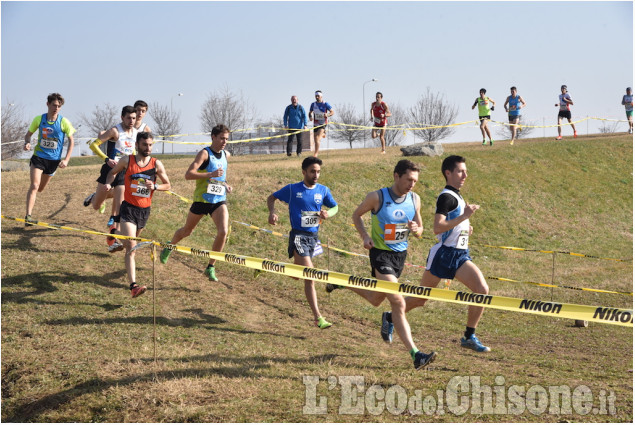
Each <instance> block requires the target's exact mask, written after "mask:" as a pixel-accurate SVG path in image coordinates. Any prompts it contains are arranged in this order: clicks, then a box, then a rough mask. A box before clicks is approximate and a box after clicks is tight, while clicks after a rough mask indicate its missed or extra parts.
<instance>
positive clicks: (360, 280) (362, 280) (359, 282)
mask: <svg viewBox="0 0 635 425" xmlns="http://www.w3.org/2000/svg"><path fill="white" fill-rule="evenodd" d="M348 284H349V285H353V286H363V287H364V288H377V279H371V278H369V277H360V276H349V277H348Z"/></svg>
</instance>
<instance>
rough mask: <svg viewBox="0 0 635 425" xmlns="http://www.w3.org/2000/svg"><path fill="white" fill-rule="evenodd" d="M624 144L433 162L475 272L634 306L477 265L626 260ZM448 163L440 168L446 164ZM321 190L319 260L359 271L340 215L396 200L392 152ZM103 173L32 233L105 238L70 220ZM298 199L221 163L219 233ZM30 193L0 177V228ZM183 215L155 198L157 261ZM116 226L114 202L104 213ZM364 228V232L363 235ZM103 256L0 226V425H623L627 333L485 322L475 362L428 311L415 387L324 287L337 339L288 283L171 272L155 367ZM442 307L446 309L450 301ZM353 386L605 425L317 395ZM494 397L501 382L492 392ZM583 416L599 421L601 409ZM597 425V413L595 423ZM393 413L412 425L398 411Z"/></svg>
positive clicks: (611, 274) (443, 320)
mask: <svg viewBox="0 0 635 425" xmlns="http://www.w3.org/2000/svg"><path fill="white" fill-rule="evenodd" d="M632 145H633V139H632V137H628V136H611V137H581V138H579V139H575V140H574V139H570V140H569V139H567V140H565V141H561V142H554V141H552V140H548V141H547V140H545V139H536V140H528V141H524V140H522V141H520V142H518V143H516V145H515V146H513V147H510V146H509V145H507V144H506V143H497V144H496V146H494V147H492V148H490V147H487V148H485V147H482V146H480V145H477V144H457V145H445V146H444V148H445V150H446V155H447V154H460V155H464V156H466V157H467V166H468V173H469V176H468V180H467V183H466V185H465V187H464V189H463V190H462V192H463V194H464V196H465V198H466V199H467V200H468V201H469V202H471V203H478V204H480V205H481V209H480V210H479V211H477V212H476V213H475V214H474V216H473V217H472V220H471V223H472V225H473V226H474V235H473V237H472V238H471V239H470V243H471V251H472V256H473V258H474V262H475V263H476V264H477V265H479V267H480V268H481V269H482V270H483V273H484V275H485V276H495V277H504V278H511V279H516V280H529V281H534V282H544V283H551V282H552V280H553V282H554V283H556V284H561V285H569V286H581V287H588V288H598V289H611V290H619V291H632V287H633V283H632V282H633V272H632V262H614V261H604V260H597V259H592V258H579V257H573V256H567V255H562V254H559V255H556V256H555V258H554V256H552V255H551V254H543V253H536V252H517V251H507V250H501V249H495V248H486V247H484V246H483V245H484V244H489V245H497V246H498V245H503V246H516V247H524V248H530V249H543V250H559V251H572V252H577V253H585V254H589V255H593V256H601V257H612V258H621V259H632V253H633V238H632V234H633V228H632V226H633V218H632V217H633V208H632V205H633V174H632V170H633V162H632V158H633V150H632ZM444 156H445V155H444ZM322 159H323V160H324V166H323V169H322V178H321V180H320V182H321V183H323V184H325V185H327V186H329V187H330V188H331V190H332V192H333V194H334V196H335V198H336V200H337V201H338V203H339V204H340V212H339V214H338V215H336V216H335V217H333V218H332V219H329V220H327V221H326V222H325V223H324V225H323V227H322V229H321V232H320V235H321V240H322V242H325V243H326V242H328V243H330V244H332V245H333V246H336V247H338V248H342V249H346V250H349V251H352V252H357V253H365V252H364V250H363V247H362V245H361V241H360V239H359V236H358V235H357V232H356V231H355V229H354V228H353V227H351V226H350V223H351V218H350V215H351V213H352V211H353V210H354V208H355V207H356V206H357V205H358V204H359V202H361V200H362V199H363V198H364V196H365V194H366V193H367V192H369V191H371V190H375V189H377V188H379V187H381V186H385V185H390V184H391V182H392V176H391V174H392V169H393V167H394V165H395V163H396V162H397V161H398V160H399V159H401V156H400V152H399V151H398V149H397V148H389V150H388V153H387V155H385V156H380V155H379V154H378V150H377V149H365V150H341V151H330V152H328V153H327V152H325V153H324V156H323V157H322ZM162 160H163V161H164V164H165V166H166V169H167V172H168V175H169V176H170V179H171V181H172V186H173V190H174V191H175V192H176V193H178V194H181V195H183V196H186V197H188V198H191V196H192V190H193V183H192V182H188V181H185V180H184V178H183V175H184V172H185V170H186V168H187V166H188V165H189V163H190V162H191V160H192V157H178V156H166V157H164V158H162ZM414 160H415V161H416V162H417V163H420V164H421V165H422V166H423V171H422V172H421V174H420V183H419V184H417V187H416V192H417V193H418V194H419V195H420V196H421V198H422V216H423V220H424V225H425V226H426V232H425V233H424V238H423V239H421V240H414V241H412V248H411V249H410V250H409V258H408V261H409V262H410V263H413V264H417V265H423V264H425V259H426V256H427V252H428V249H429V248H430V246H431V245H432V244H433V241H432V237H433V235H432V232H431V230H430V229H431V225H432V217H433V214H434V202H435V199H436V196H437V195H438V193H439V191H440V190H441V189H442V188H443V178H442V176H441V172H440V166H441V161H442V157H441V158H415V159H414ZM99 167H100V164H98V163H97V161H96V159H94V158H77V159H75V158H74V159H73V160H72V161H71V166H70V167H69V168H67V169H65V170H60V171H58V173H57V174H56V176H55V177H54V178H53V180H52V181H51V183H50V186H49V187H48V188H47V190H46V191H45V192H43V193H42V194H39V196H38V200H37V203H36V208H35V211H34V216H35V217H37V218H39V219H40V220H42V221H48V222H51V223H57V224H66V225H70V226H73V227H80V228H84V229H91V230H98V231H104V230H105V221H106V220H107V216H101V215H99V214H97V213H96V212H95V211H93V210H89V209H88V208H84V207H83V206H82V204H81V202H82V200H83V199H84V197H85V196H86V195H87V194H89V193H90V192H92V191H93V190H94V186H95V184H96V183H95V179H96V177H97V175H98V170H99ZM300 179H301V172H300V161H299V160H298V159H297V158H292V159H287V158H286V156H285V157H283V156H281V155H280V156H254V157H251V156H250V157H236V158H232V159H230V166H229V170H228V180H229V182H230V184H232V185H233V187H234V193H233V194H232V195H231V197H230V200H229V207H230V219H234V220H239V221H244V222H248V223H251V224H254V225H256V226H259V227H263V228H267V229H271V230H277V231H279V232H282V233H287V232H288V231H289V226H288V217H287V216H286V214H285V213H284V208H283V205H281V204H277V208H278V211H279V215H280V216H281V218H282V219H281V223H280V225H279V226H277V227H276V228H274V227H273V226H270V225H268V224H267V208H266V202H265V199H266V197H267V196H268V195H269V194H270V193H271V192H273V191H274V190H276V189H278V188H279V187H282V186H283V185H285V184H287V183H290V182H295V181H299V180H300ZM27 187H28V173H26V172H6V173H2V213H3V214H4V215H9V216H18V217H23V215H24V195H25V192H26V189H27ZM188 208H189V205H188V204H185V203H183V202H181V201H180V200H179V199H178V198H176V197H173V196H171V195H169V194H165V193H159V194H156V196H155V197H154V205H153V209H152V215H151V218H150V221H149V223H148V227H147V230H146V231H144V234H143V236H145V237H148V238H154V239H157V240H162V241H167V240H169V239H170V238H171V236H172V234H173V233H174V231H175V230H176V229H177V228H178V227H180V226H181V225H182V224H183V223H184V220H185V216H186V214H187V211H188ZM107 209H108V210H109V209H110V201H109V203H108V208H107ZM368 221H369V220H367V223H368ZM214 234H215V229H214V225H213V223H212V221H211V220H210V219H208V218H206V219H204V220H202V221H201V224H200V225H199V227H198V228H197V229H196V230H195V232H194V233H193V234H192V235H191V236H190V237H189V238H187V239H185V240H184V241H182V242H181V244H183V245H187V246H191V247H196V248H205V249H211V244H212V240H213V237H214ZM103 239H104V238H102V237H96V236H90V235H86V234H81V233H71V232H66V231H57V230H51V229H44V228H29V229H24V227H23V225H21V224H20V223H17V222H12V221H8V220H2V420H3V421H18V422H24V421H42V422H49V421H80V422H88V421H101V422H120V421H130V422H131V421H142V422H155V421H156V422H158V421H179V422H189V421H199V422H215V421H247V422H252V421H283V422H286V421H293V422H307V421H309V422H314V421H315V422H322V421H324V422H341V421H355V422H362V421H364V422H365V421H388V422H413V421H437V422H454V421H512V422H520V421H530V422H534V421H536V422H556V421H564V420H567V421H584V422H587V421H625V422H632V417H633V416H632V409H633V406H632V400H633V388H632V372H631V370H632V353H633V351H632V347H633V340H632V329H628V328H622V327H617V326H608V325H600V324H591V325H590V327H589V328H575V327H573V326H572V325H573V323H572V321H571V320H564V319H560V320H558V319H553V318H544V317H538V316H534V315H528V314H525V315H520V314H515V313H509V312H503V311H497V310H493V309H489V310H486V312H485V314H484V317H483V320H482V322H481V325H480V326H479V329H478V335H479V337H480V338H481V340H483V341H484V342H485V343H486V344H488V345H490V346H491V347H492V352H491V353H489V354H487V355H478V354H475V353H472V352H467V351H465V350H462V349H461V348H460V347H459V346H458V339H459V338H460V336H461V333H462V330H463V327H464V323H465V310H466V309H465V308H464V307H462V306H458V305H452V304H444V303H441V302H431V303H429V304H428V305H427V306H426V307H425V308H424V309H416V310H414V311H412V312H411V313H409V315H408V317H409V320H410V323H411V326H412V331H413V336H414V339H415V342H416V343H417V345H418V347H419V348H420V349H422V350H424V351H430V350H431V349H434V350H436V351H437V352H438V353H439V357H438V360H437V362H436V363H434V364H433V367H431V368H430V369H429V370H428V371H419V372H416V371H414V369H413V368H412V364H411V361H410V358H409V356H408V354H407V353H406V352H405V351H404V349H403V345H402V344H401V343H400V341H399V339H398V337H395V343H394V344H393V345H392V346H388V345H386V344H384V343H383V342H382V341H381V339H380V337H379V325H380V316H381V311H383V310H385V309H388V308H389V307H388V304H387V303H384V304H383V305H382V306H381V307H380V308H379V309H376V308H373V307H372V306H370V305H369V304H367V303H366V302H365V301H364V300H363V299H362V298H360V297H359V296H357V295H355V294H353V293H351V292H350V291H336V292H334V293H332V294H330V295H327V294H326V293H325V292H324V290H323V285H322V284H318V285H317V287H318V298H319V302H320V307H321V310H322V312H323V314H324V315H325V316H326V317H327V319H329V320H330V321H332V322H334V326H333V327H332V328H330V329H328V330H324V331H320V330H318V329H317V328H315V327H313V325H312V317H311V314H310V310H309V308H308V305H307V303H306V300H305V299H304V294H303V291H302V287H301V283H300V282H298V281H295V280H292V279H289V278H284V277H280V276H277V275H272V274H267V273H262V274H261V275H260V276H258V277H257V278H254V275H253V272H252V271H251V270H248V269H242V268H240V267H238V266H234V265H228V264H222V263H220V264H218V267H217V269H218V272H217V274H218V275H219V277H220V282H218V283H211V282H208V281H206V280H204V278H203V275H202V271H203V268H204V265H205V260H202V259H199V258H194V257H188V256H185V255H182V254H178V253H174V254H173V255H172V256H171V258H170V261H169V263H168V264H167V265H160V264H158V263H157V264H156V265H155V271H156V291H155V292H154V295H155V296H156V300H157V305H156V315H157V337H158V345H157V355H158V362H157V363H156V364H155V363H154V361H153V354H154V347H153V338H152V336H153V327H152V322H153V319H152V295H153V293H152V291H151V290H149V291H148V292H147V293H146V295H144V296H143V297H141V298H139V299H135V300H131V299H130V296H129V292H128V291H127V290H126V289H127V284H126V278H125V269H124V262H123V255H122V253H117V254H108V252H107V250H106V244H105V241H104V240H103ZM286 243H287V242H286V239H283V238H278V237H275V236H272V235H269V234H266V233H264V232H259V231H255V230H251V229H248V228H245V227H243V226H240V225H237V224H234V225H233V226H232V232H231V234H230V237H229V241H228V243H227V246H226V249H225V250H226V251H227V252H231V253H236V254H243V255H250V256H255V257H263V258H270V259H274V260H277V261H288V259H287V256H286ZM367 261H368V260H367V259H362V258H358V257H344V256H341V255H338V254H335V253H329V254H326V253H325V254H323V255H321V256H319V257H317V258H316V259H315V264H316V267H319V268H329V269H331V270H337V271H341V272H345V273H355V274H359V275H368V274H369V266H368V262H367ZM152 270H153V264H152V262H151V260H150V256H149V250H145V251H140V252H139V254H138V255H137V274H138V281H140V282H142V283H144V284H147V285H148V286H151V284H152ZM421 272H422V270H421V269H420V268H417V267H408V268H407V269H406V271H405V273H404V275H403V276H402V278H401V279H400V281H404V282H411V283H417V282H418V281H419V279H420V277H421ZM488 283H489V284H490V287H491V292H492V293H493V294H497V295H505V296H512V297H529V298H533V299H544V300H550V299H553V300H557V301H562V302H571V303H579V304H590V305H608V306H615V307H623V308H632V298H631V297H625V296H619V295H609V294H599V293H593V292H582V291H572V290H565V289H555V290H552V289H546V288H541V287H536V286H531V285H525V284H518V283H505V282H499V281H495V280H490V281H489V282H488ZM451 288H452V289H460V288H462V285H461V284H460V283H458V282H453V283H452V284H451ZM345 375H353V376H363V378H364V380H365V388H366V390H368V388H369V387H370V386H371V385H373V384H378V385H381V386H382V388H383V389H384V390H387V389H389V388H391V386H393V385H400V386H401V387H403V388H404V389H405V391H406V393H407V394H408V396H411V395H414V394H415V392H416V391H417V390H419V391H422V394H423V396H424V397H425V396H426V395H436V394H437V391H439V390H444V391H445V390H446V389H447V385H448V382H450V381H451V379H452V378H453V377H457V376H480V379H481V383H482V385H485V384H487V385H491V386H494V385H495V377H496V376H503V377H504V379H505V384H504V385H505V386H506V387H509V386H512V385H520V386H524V387H525V389H528V388H530V387H531V386H532V385H541V386H543V387H545V388H547V387H548V386H553V385H567V386H570V387H571V389H573V388H575V387H576V386H578V385H586V386H588V387H589V388H590V389H591V390H592V392H593V394H594V395H596V397H597V395H598V394H600V392H601V391H606V392H607V393H608V392H609V391H613V393H614V394H615V396H616V400H615V405H616V408H617V411H616V415H607V414H602V412H599V413H597V414H593V412H591V413H589V414H588V415H582V414H580V413H579V412H578V413H576V412H575V411H574V412H572V413H566V412H565V413H561V414H552V415H550V414H548V412H547V413H545V414H542V415H534V414H532V413H531V412H529V411H527V410H525V411H524V412H523V413H520V414H504V415H497V414H487V413H478V412H477V411H476V410H472V411H468V413H467V414H465V415H461V416H455V415H454V414H452V413H449V412H447V411H446V412H445V413H444V414H439V412H436V413H434V414H432V415H426V414H422V415H421V416H418V415H416V416H413V415H411V414H408V413H403V414H398V415H394V414H392V413H390V412H389V411H388V410H382V411H381V412H379V414H373V413H372V412H369V411H366V412H365V413H364V414H353V415H340V414H338V408H339V407H340V405H341V398H340V396H341V386H339V385H337V386H332V387H331V388H330V387H329V384H328V383H327V378H328V377H329V376H345ZM303 376H319V377H320V378H321V381H320V384H319V386H318V389H317V394H318V396H325V397H327V402H328V409H327V413H326V414H324V415H305V414H303V406H304V405H305V403H306V396H305V385H304V384H303ZM499 380H500V378H499ZM596 405H597V401H596ZM594 406H595V405H594ZM406 412H407V410H406Z"/></svg>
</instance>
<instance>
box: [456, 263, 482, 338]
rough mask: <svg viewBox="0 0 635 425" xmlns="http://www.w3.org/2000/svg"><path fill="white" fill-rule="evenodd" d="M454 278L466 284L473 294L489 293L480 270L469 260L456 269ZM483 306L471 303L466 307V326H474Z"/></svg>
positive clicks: (479, 317)
mask: <svg viewBox="0 0 635 425" xmlns="http://www.w3.org/2000/svg"><path fill="white" fill-rule="evenodd" d="M455 278H456V279H457V280H458V281H459V282H461V283H463V284H464V285H465V286H467V287H468V288H469V289H470V290H471V291H472V292H474V293H475V294H485V295H487V294H488V293H489V286H488V285H487V282H486V281H485V277H483V273H481V270H480V269H479V268H478V267H477V266H476V265H475V264H474V263H473V262H471V261H466V262H465V263H463V264H462V265H461V267H459V269H458V270H457V271H456V276H455ZM484 309H485V308H484V307H477V306H474V305H471V306H469V307H468V309H467V326H469V327H470V328H476V326H478V322H479V320H480V319H481V316H482V315H483V310H484Z"/></svg>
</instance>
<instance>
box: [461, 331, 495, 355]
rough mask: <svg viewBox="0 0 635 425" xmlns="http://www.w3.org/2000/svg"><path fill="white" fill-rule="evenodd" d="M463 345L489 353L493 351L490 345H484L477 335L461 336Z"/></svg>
mask: <svg viewBox="0 0 635 425" xmlns="http://www.w3.org/2000/svg"><path fill="white" fill-rule="evenodd" d="M461 347H463V348H469V349H471V350H474V351H478V352H479V353H487V352H489V351H492V350H491V349H490V348H489V347H486V346H484V345H483V344H482V343H481V341H479V340H478V338H477V337H476V335H472V336H471V337H469V338H461Z"/></svg>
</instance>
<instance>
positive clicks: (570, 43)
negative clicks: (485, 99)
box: [2, 1, 633, 141]
mask: <svg viewBox="0 0 635 425" xmlns="http://www.w3.org/2000/svg"><path fill="white" fill-rule="evenodd" d="M371 78H377V79H379V81H378V82H372V83H368V84H366V96H365V97H366V104H367V105H364V106H365V108H364V109H369V107H370V102H371V101H372V98H373V96H374V93H375V92H376V91H378V90H379V91H382V92H383V93H384V100H385V101H386V102H387V103H388V104H389V105H396V104H399V105H401V106H402V107H405V108H408V107H410V106H411V105H412V104H414V102H415V101H416V100H417V98H418V97H419V96H420V95H421V94H422V93H423V92H425V90H426V88H427V87H430V88H431V90H432V91H436V92H440V93H442V94H444V95H445V97H446V99H447V100H448V101H450V102H451V103H453V104H455V105H456V106H457V107H458V109H459V114H458V117H457V122H461V121H468V120H474V119H476V118H477V112H476V111H473V110H471V106H472V103H473V102H474V99H475V98H476V97H477V96H478V90H479V89H480V88H481V87H485V88H486V89H487V91H488V93H487V94H488V95H489V96H490V97H491V98H493V99H494V100H495V101H496V102H498V104H499V105H500V107H499V108H498V109H497V110H496V111H495V113H494V115H493V118H494V119H497V120H501V121H502V120H505V118H506V114H505V112H504V110H503V108H502V104H503V102H504V101H505V98H506V96H507V95H508V94H509V87H510V86H512V85H516V86H517V87H518V89H519V94H520V95H521V96H523V97H524V98H525V100H526V101H527V104H528V105H527V108H526V109H525V110H524V111H523V117H524V119H525V120H529V121H535V122H536V123H537V124H542V121H543V117H544V119H545V120H546V123H547V124H555V121H556V115H557V108H555V107H554V103H556V101H557V96H558V94H559V93H560V85H561V84H567V85H568V87H569V92H570V94H571V96H572V98H573V101H574V106H573V107H572V110H573V118H574V120H576V119H580V118H583V117H585V116H587V115H589V116H601V117H607V118H619V119H624V107H623V106H621V104H620V102H621V97H622V95H623V94H624V93H625V88H626V87H627V86H631V85H632V82H633V81H632V78H633V4H632V2H631V1H617V2H580V1H571V2H505V1H499V2H447V1H444V2H387V1H381V2H330V1H319V2H318V1H313V2H203V1H201V2H130V1H124V2H81V1H80V2H76V1H73V2H22V1H15V2H13V1H11V2H10V1H2V104H3V105H6V104H7V103H8V102H12V103H15V104H17V105H20V106H22V107H23V109H24V113H25V118H26V119H28V120H29V121H30V120H31V119H32V118H33V117H34V116H35V115H37V114H41V113H43V112H45V111H46V108H45V101H46V95H47V94H48V93H50V92H53V91H57V92H60V93H62V95H63V96H64V97H65V98H66V104H65V105H64V107H63V109H62V114H63V115H64V116H67V117H68V118H69V119H70V120H71V121H72V122H73V123H76V122H77V121H78V115H79V113H81V112H85V113H87V112H90V111H91V110H92V109H94V107H95V105H97V104H103V103H110V104H113V105H116V106H117V107H118V108H120V107H122V106H124V105H126V104H132V103H133V102H134V101H135V100H137V99H144V100H146V101H147V102H148V103H150V102H153V101H158V102H160V103H163V104H165V105H169V104H170V101H171V100H172V101H173V105H174V109H175V110H177V111H180V112H181V114H182V121H183V130H184V132H185V133H196V132H200V131H201V121H200V118H199V115H200V110H201V106H202V104H203V102H204V101H205V99H206V97H207V96H208V95H209V93H211V92H214V91H219V90H220V89H222V88H223V87H225V86H227V87H229V88H230V89H231V90H233V91H235V92H237V93H240V92H242V94H243V96H244V97H245V99H246V100H247V101H248V102H249V104H251V105H252V106H253V107H254V108H255V109H256V111H257V112H258V115H259V116H260V117H261V118H262V119H268V118H271V117H273V116H282V114H283V111H284V108H285V107H286V106H287V105H288V104H289V98H290V96H291V95H292V94H296V95H298V96H299V99H300V103H302V104H303V105H304V106H305V107H306V108H307V109H308V106H309V104H310V102H311V101H312V100H313V92H314V91H315V90H316V89H321V90H322V91H323V92H324V98H325V100H326V101H328V102H329V103H331V104H332V105H334V106H335V107H336V108H337V105H340V104H345V103H350V104H352V105H354V106H355V107H356V108H357V109H358V110H360V109H361V108H362V102H363V90H362V89H363V84H364V82H365V81H368V80H370V79H371ZM178 93H183V94H184V96H183V97H178V96H177V94H178ZM336 118H337V117H336ZM148 122H150V123H151V121H150V120H148ZM597 126H598V123H597V122H591V123H590V124H589V129H590V131H591V132H594V131H595V129H596V128H597ZM622 126H623V127H624V128H623V130H624V131H625V130H626V128H627V127H626V124H622ZM579 131H580V132H581V133H585V132H586V124H585V123H583V124H582V125H581V127H580V129H579ZM535 134H536V136H542V134H543V132H542V130H538V131H536V132H535ZM564 134H565V135H570V129H565V131H564ZM80 135H81V136H91V137H95V136H96V135H92V134H80ZM546 135H548V136H550V135H553V136H555V135H556V129H555V128H551V129H547V130H546ZM496 138H497V136H495V139H496ZM190 139H191V138H190ZM479 139H480V132H479V130H478V129H477V128H475V127H470V128H465V129H461V130H460V131H458V132H457V133H456V134H455V135H454V136H453V137H451V138H450V139H448V140H446V141H468V140H471V141H476V140H479Z"/></svg>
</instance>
